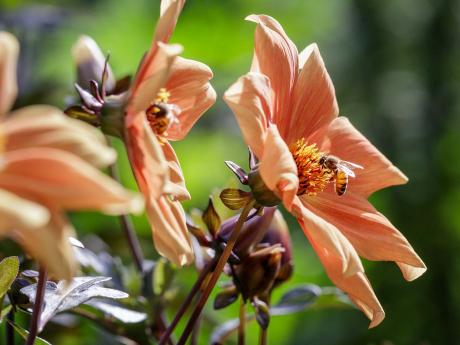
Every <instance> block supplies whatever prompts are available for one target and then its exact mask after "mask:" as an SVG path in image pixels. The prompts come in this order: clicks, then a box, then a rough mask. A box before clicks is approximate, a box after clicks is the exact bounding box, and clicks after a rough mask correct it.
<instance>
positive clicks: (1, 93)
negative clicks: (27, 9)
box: [0, 31, 19, 116]
mask: <svg viewBox="0 0 460 345" xmlns="http://www.w3.org/2000/svg"><path fill="white" fill-rule="evenodd" d="M18 55H19V42H18V41H17V39H16V38H15V37H14V36H13V35H11V34H10V33H8V32H4V31H0V116H1V115H3V114H5V113H6V112H7V111H8V110H10V109H11V107H12V106H13V103H14V101H15V99H16V95H17V93H18V85H17V81H16V68H17V61H18Z"/></svg>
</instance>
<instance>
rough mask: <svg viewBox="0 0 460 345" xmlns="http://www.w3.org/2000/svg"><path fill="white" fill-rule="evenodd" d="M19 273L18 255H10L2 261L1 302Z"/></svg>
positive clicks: (0, 274)
mask: <svg viewBox="0 0 460 345" xmlns="http://www.w3.org/2000/svg"><path fill="white" fill-rule="evenodd" d="M18 273H19V259H18V257H17V256H10V257H7V258H5V259H3V260H2V261H1V262H0V302H1V301H3V296H5V294H6V293H7V292H8V290H9V288H10V287H11V284H13V282H14V280H15V279H16V277H17V276H18Z"/></svg>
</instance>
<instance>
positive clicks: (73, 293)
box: [21, 277, 128, 331]
mask: <svg viewBox="0 0 460 345" xmlns="http://www.w3.org/2000/svg"><path fill="white" fill-rule="evenodd" d="M110 279H111V278H107V277H76V278H73V279H72V281H71V282H70V283H67V282H65V281H63V280H62V281H60V282H59V283H58V284H57V289H54V288H53V289H50V288H49V286H48V284H47V288H46V289H45V306H44V309H43V311H42V314H41V318H40V322H39V331H41V330H42V329H43V327H44V326H45V325H46V323H47V322H48V321H49V320H50V319H51V318H52V317H53V316H54V315H56V314H57V313H60V312H62V311H65V310H68V309H72V308H74V307H76V306H78V305H80V304H82V303H85V302H86V301H88V300H90V299H91V298H94V297H105V298H111V299H120V298H126V297H128V294H127V293H125V292H122V291H119V290H114V289H109V288H105V287H102V286H99V284H101V283H103V282H106V281H108V280H110ZM36 290H37V284H32V285H29V286H26V287H24V288H22V289H21V292H22V293H23V294H24V295H26V296H27V297H29V299H30V301H31V302H35V294H36Z"/></svg>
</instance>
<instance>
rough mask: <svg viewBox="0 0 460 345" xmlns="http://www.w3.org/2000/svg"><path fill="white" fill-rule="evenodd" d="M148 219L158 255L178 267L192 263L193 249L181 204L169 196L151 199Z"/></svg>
mask: <svg viewBox="0 0 460 345" xmlns="http://www.w3.org/2000/svg"><path fill="white" fill-rule="evenodd" d="M147 217H148V219H149V222H150V225H151V227H152V234H153V242H154V244H155V248H156V249H157V251H158V253H160V254H161V255H162V256H164V257H166V258H167V259H168V260H170V261H171V262H173V263H174V264H176V265H178V266H184V265H188V264H190V263H192V262H193V260H194V253H193V247H192V244H191V241H190V238H189V236H188V230H187V225H186V223H185V212H184V210H183V209H182V206H181V205H180V203H179V202H178V201H172V200H171V199H169V198H168V197H167V196H161V197H159V198H158V199H154V198H150V200H149V201H148V205H147Z"/></svg>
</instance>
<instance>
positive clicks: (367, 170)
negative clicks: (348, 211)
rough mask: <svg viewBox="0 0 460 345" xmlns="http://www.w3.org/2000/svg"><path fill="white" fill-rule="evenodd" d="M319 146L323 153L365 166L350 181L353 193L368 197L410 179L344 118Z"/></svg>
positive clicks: (331, 128)
mask: <svg viewBox="0 0 460 345" xmlns="http://www.w3.org/2000/svg"><path fill="white" fill-rule="evenodd" d="M319 146H320V149H321V151H323V152H326V153H330V154H333V155H335V156H337V157H339V158H340V159H342V160H346V161H349V162H353V163H356V164H359V165H361V166H363V167H364V169H363V170H355V173H356V178H354V179H353V180H352V181H350V184H349V188H350V191H353V193H358V194H361V195H363V196H365V197H368V196H369V195H370V194H372V193H373V192H375V191H377V190H380V189H382V188H385V187H389V186H394V185H400V184H405V183H406V182H407V181H408V179H407V177H406V176H405V175H404V174H403V173H402V172H401V171H400V170H399V169H398V168H397V167H395V166H394V165H393V164H392V163H391V162H390V161H389V160H388V159H387V158H386V157H385V156H384V155H383V154H382V153H381V152H380V151H379V150H378V149H377V148H376V147H375V146H374V145H372V144H371V143H370V142H369V140H367V139H366V137H365V136H363V135H362V134H361V133H360V132H359V131H358V130H357V129H356V128H355V127H353V125H352V124H351V123H350V121H349V120H348V119H347V118H345V117H343V116H341V117H339V118H337V119H335V120H334V121H333V122H332V123H331V124H330V126H329V127H328V128H327V133H326V138H325V140H324V141H323V142H322V143H321V144H319Z"/></svg>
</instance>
